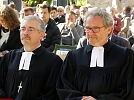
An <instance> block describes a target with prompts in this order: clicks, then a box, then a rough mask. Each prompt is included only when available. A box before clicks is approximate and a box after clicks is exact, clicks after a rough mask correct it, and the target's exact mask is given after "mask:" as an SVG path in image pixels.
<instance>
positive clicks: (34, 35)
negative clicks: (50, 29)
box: [20, 20, 45, 46]
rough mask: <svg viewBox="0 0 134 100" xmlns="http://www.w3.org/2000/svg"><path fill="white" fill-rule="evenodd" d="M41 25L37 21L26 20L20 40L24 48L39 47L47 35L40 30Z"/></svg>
mask: <svg viewBox="0 0 134 100" xmlns="http://www.w3.org/2000/svg"><path fill="white" fill-rule="evenodd" d="M38 26H39V23H38V22H37V21H35V20H25V21H23V22H22V23H21V26H20V38H21V42H22V44H23V45H24V46H36V45H37V46H39V44H40V41H41V39H42V38H43V37H44V35H45V33H44V32H40V31H39V29H38Z"/></svg>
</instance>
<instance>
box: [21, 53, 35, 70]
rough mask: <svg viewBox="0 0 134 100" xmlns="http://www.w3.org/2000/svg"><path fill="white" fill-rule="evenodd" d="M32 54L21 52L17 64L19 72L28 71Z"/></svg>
mask: <svg viewBox="0 0 134 100" xmlns="http://www.w3.org/2000/svg"><path fill="white" fill-rule="evenodd" d="M32 55H33V52H23V53H22V56H21V60H20V64H19V70H22V69H23V70H29V67H30V62H31V58H32Z"/></svg>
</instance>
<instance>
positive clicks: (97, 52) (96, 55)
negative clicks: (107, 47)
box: [90, 47, 104, 67]
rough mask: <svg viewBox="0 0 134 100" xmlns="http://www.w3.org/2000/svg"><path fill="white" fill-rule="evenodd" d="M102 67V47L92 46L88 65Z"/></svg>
mask: <svg viewBox="0 0 134 100" xmlns="http://www.w3.org/2000/svg"><path fill="white" fill-rule="evenodd" d="M96 66H97V67H104V47H93V49H92V53H91V62H90V67H96Z"/></svg>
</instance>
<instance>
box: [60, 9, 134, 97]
mask: <svg viewBox="0 0 134 100" xmlns="http://www.w3.org/2000/svg"><path fill="white" fill-rule="evenodd" d="M112 29H113V18H112V17H111V16H110V15H109V14H108V13H107V12H106V11H104V10H102V9H100V8H92V9H91V10H89V12H87V14H86V16H85V32H86V36H87V39H88V42H89V45H86V46H85V47H83V48H80V49H77V50H74V51H70V52H69V53H68V55H67V57H66V59H65V60H64V63H63V65H62V72H61V80H59V82H58V84H57V90H58V95H59V97H60V100H134V92H133V91H134V90H133V77H134V76H133V75H134V74H133V73H134V70H133V67H134V54H133V51H132V50H131V49H128V48H124V47H121V46H118V45H115V44H114V43H112V42H111V41H109V36H110V35H111V32H112Z"/></svg>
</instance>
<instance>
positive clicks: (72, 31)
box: [57, 11, 84, 46]
mask: <svg viewBox="0 0 134 100" xmlns="http://www.w3.org/2000/svg"><path fill="white" fill-rule="evenodd" d="M65 18H66V22H65V23H60V24H58V25H57V26H58V27H59V29H60V31H61V44H63V45H72V46H74V45H77V44H78V41H79V39H80V38H81V37H82V36H83V34H84V29H83V27H82V26H80V25H77V24H76V17H75V13H74V12H73V11H70V13H69V14H66V17H65Z"/></svg>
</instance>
